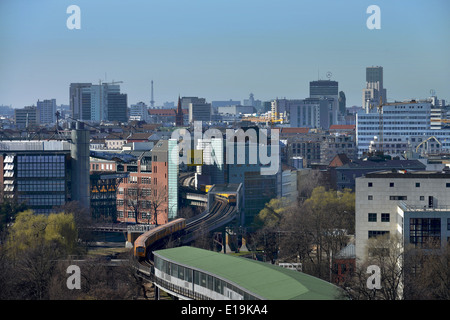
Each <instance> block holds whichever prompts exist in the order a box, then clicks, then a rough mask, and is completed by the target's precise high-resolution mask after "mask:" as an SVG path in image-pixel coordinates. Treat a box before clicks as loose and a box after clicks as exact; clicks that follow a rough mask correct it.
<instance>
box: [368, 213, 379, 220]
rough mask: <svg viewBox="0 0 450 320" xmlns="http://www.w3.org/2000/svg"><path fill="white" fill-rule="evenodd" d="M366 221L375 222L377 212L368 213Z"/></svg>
mask: <svg viewBox="0 0 450 320" xmlns="http://www.w3.org/2000/svg"><path fill="white" fill-rule="evenodd" d="M368 221H369V222H377V214H376V213H369V217H368Z"/></svg>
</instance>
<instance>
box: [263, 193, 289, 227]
mask: <svg viewBox="0 0 450 320" xmlns="http://www.w3.org/2000/svg"><path fill="white" fill-rule="evenodd" d="M290 205H291V202H288V201H287V199H286V198H279V199H278V198H274V199H271V200H270V201H269V202H268V203H266V204H265V205H264V208H263V209H262V210H261V211H260V212H259V214H258V215H257V216H256V218H255V224H256V225H257V226H260V227H261V226H264V227H275V226H277V225H278V224H279V223H280V221H281V218H282V217H283V214H284V213H285V212H286V210H287V209H288V208H289V207H290Z"/></svg>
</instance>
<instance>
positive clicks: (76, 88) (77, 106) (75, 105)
mask: <svg viewBox="0 0 450 320" xmlns="http://www.w3.org/2000/svg"><path fill="white" fill-rule="evenodd" d="M91 86H92V83H71V84H70V90H69V102H70V111H71V114H72V115H71V116H72V118H73V119H76V120H90V119H91V91H90V90H91V89H90V88H91Z"/></svg>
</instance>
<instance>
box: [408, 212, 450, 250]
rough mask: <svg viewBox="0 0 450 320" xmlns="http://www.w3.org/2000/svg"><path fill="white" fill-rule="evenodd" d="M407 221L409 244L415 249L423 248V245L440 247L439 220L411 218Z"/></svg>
mask: <svg viewBox="0 0 450 320" xmlns="http://www.w3.org/2000/svg"><path fill="white" fill-rule="evenodd" d="M409 221H410V224H409V242H410V243H412V244H414V245H415V246H416V247H423V246H424V245H430V246H437V247H439V246H440V241H441V219H439V218H411V219H410V220H409ZM447 222H448V221H447Z"/></svg>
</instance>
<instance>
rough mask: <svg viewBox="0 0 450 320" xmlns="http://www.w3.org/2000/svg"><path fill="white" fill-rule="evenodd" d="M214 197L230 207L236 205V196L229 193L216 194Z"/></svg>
mask: <svg viewBox="0 0 450 320" xmlns="http://www.w3.org/2000/svg"><path fill="white" fill-rule="evenodd" d="M216 197H219V198H222V199H226V200H227V201H228V203H229V205H230V206H235V205H236V195H235V194H229V193H216Z"/></svg>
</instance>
